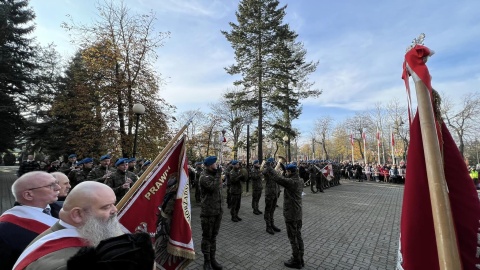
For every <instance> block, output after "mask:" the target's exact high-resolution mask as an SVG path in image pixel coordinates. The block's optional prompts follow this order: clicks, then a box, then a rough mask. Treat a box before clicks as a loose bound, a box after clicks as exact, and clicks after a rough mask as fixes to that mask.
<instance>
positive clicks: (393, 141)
mask: <svg viewBox="0 0 480 270" xmlns="http://www.w3.org/2000/svg"><path fill="white" fill-rule="evenodd" d="M391 137H392V146H395V135H393V131H392V134H391Z"/></svg>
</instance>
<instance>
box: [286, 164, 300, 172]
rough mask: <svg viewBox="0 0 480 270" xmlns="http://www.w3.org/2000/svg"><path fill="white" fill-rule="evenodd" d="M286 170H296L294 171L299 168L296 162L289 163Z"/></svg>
mask: <svg viewBox="0 0 480 270" xmlns="http://www.w3.org/2000/svg"><path fill="white" fill-rule="evenodd" d="M285 170H287V171H292V172H294V171H296V170H297V165H295V164H288V165H287V166H286V167H285Z"/></svg>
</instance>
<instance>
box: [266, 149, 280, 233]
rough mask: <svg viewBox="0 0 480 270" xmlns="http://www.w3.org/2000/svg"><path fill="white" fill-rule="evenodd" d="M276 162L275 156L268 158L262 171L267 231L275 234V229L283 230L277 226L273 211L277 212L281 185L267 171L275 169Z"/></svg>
mask: <svg viewBox="0 0 480 270" xmlns="http://www.w3.org/2000/svg"><path fill="white" fill-rule="evenodd" d="M274 162H275V160H274V159H273V158H269V159H267V161H266V162H265V168H264V169H263V171H262V174H263V175H264V179H265V212H264V214H263V218H264V219H265V223H266V225H267V229H266V231H267V232H268V233H269V234H274V231H275V232H280V231H281V230H280V229H279V228H277V227H276V226H275V224H274V220H273V213H274V212H275V207H276V205H277V198H278V197H277V196H278V191H279V187H278V185H277V183H276V182H275V181H274V180H273V178H272V176H271V175H270V174H268V173H267V172H268V170H270V169H271V170H273V166H274Z"/></svg>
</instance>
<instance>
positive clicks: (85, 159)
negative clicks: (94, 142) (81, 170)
mask: <svg viewBox="0 0 480 270" xmlns="http://www.w3.org/2000/svg"><path fill="white" fill-rule="evenodd" d="M81 162H82V164H85V163H92V162H93V158H89V157H87V158H84V159H83V160H82V161H81Z"/></svg>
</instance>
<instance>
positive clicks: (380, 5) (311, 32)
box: [30, 0, 480, 137]
mask: <svg viewBox="0 0 480 270" xmlns="http://www.w3.org/2000/svg"><path fill="white" fill-rule="evenodd" d="M61 2H62V5H59V1H53V0H31V2H30V4H31V6H32V7H33V9H34V11H35V13H36V15H37V18H36V24H37V30H36V33H35V35H36V36H37V39H38V41H39V42H41V43H42V44H48V43H51V42H54V43H55V44H57V46H58V51H59V52H60V53H61V54H63V55H65V56H70V55H72V54H73V52H74V51H75V49H76V48H75V47H73V46H72V45H71V44H70V43H69V37H68V35H67V33H66V32H65V31H64V30H63V29H62V28H61V27H60V24H61V23H62V22H63V21H67V19H68V18H67V17H66V15H67V14H69V15H70V16H72V17H73V19H74V20H75V21H77V22H82V23H88V22H90V21H92V19H93V18H95V16H96V15H95V12H96V9H95V6H94V4H95V3H96V1H93V0H83V1H78V0H65V1H61ZM124 3H125V4H126V6H127V7H129V8H130V9H131V10H132V12H138V13H147V12H148V11H150V10H153V11H155V12H156V14H157V18H158V21H157V24H156V30H158V31H162V32H165V31H170V32H171V37H170V38H169V39H167V40H166V41H165V45H164V46H163V47H161V48H159V49H158V51H157V53H158V55H159V59H158V62H157V63H156V65H155V66H156V68H157V71H158V73H160V74H161V75H162V77H163V78H164V79H165V80H166V82H167V84H166V85H164V86H162V89H161V95H162V96H163V97H164V98H165V99H166V100H167V101H168V102H169V103H170V104H172V105H175V106H177V108H178V110H177V111H178V112H182V111H186V110H190V109H196V108H200V109H202V110H205V111H207V110H208V104H209V103H212V102H215V101H216V100H217V97H219V96H220V95H221V93H222V92H224V91H225V90H226V89H228V88H231V87H232V83H233V81H234V80H235V78H234V77H232V76H230V75H228V74H227V73H226V72H225V70H224V67H227V66H229V65H231V64H233V63H234V52H233V49H232V48H231V46H230V44H229V43H228V42H227V41H226V39H225V37H224V36H223V35H222V34H221V33H220V31H221V30H227V31H230V27H229V25H228V23H229V22H235V23H236V18H235V11H236V10H237V7H238V3H239V1H238V0H235V1H232V0H125V1H124ZM285 4H286V5H288V7H287V10H286V11H287V15H286V17H285V23H288V24H290V27H291V29H293V30H294V31H296V32H297V33H298V34H299V36H298V41H302V42H303V43H304V46H305V49H306V50H307V51H308V54H307V59H308V60H309V61H319V62H320V63H319V66H318V69H317V71H316V72H315V73H314V74H312V75H311V77H310V80H311V81H314V82H315V87H316V88H318V89H322V90H323V94H322V95H321V96H320V98H318V99H311V100H305V101H304V102H303V108H304V113H303V114H302V116H301V117H300V119H298V120H295V121H294V126H295V127H297V128H299V129H300V130H301V132H302V134H303V136H305V137H309V134H310V132H311V131H312V130H313V122H314V120H316V119H319V118H320V117H322V116H326V115H328V116H331V117H333V118H334V119H337V121H341V120H343V119H345V118H347V117H350V116H353V115H354V114H355V112H356V111H364V110H368V109H373V104H374V103H375V102H383V103H384V104H386V103H387V102H389V101H391V100H392V99H393V98H394V97H397V99H398V100H400V102H402V103H405V104H406V94H405V88H404V84H403V81H402V80H401V78H400V77H401V72H402V62H403V57H404V53H405V49H406V47H407V46H408V45H410V43H411V41H412V39H413V38H415V37H417V36H418V35H419V34H420V33H422V32H423V33H425V34H426V39H425V45H426V46H428V47H429V48H431V49H433V50H434V51H435V52H436V54H435V55H434V56H433V57H432V58H431V59H430V61H429V62H428V67H429V69H430V73H431V75H432V77H433V79H432V85H433V87H434V88H435V89H437V90H439V91H440V92H444V93H446V94H447V95H448V96H451V97H452V98H459V97H461V95H462V94H463V93H467V92H472V91H478V90H479V87H478V86H479V84H480V59H479V58H480V53H479V48H480V38H479V37H480V27H479V26H480V25H479V22H480V20H479V18H480V11H479V10H480V1H465V0H460V1H445V0H438V1H433V0H426V1H415V2H412V1H400V0H391V1H373V0H362V1H347V0H339V1H321V0H281V1H280V5H281V6H283V5H285ZM411 87H412V88H413V83H411Z"/></svg>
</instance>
